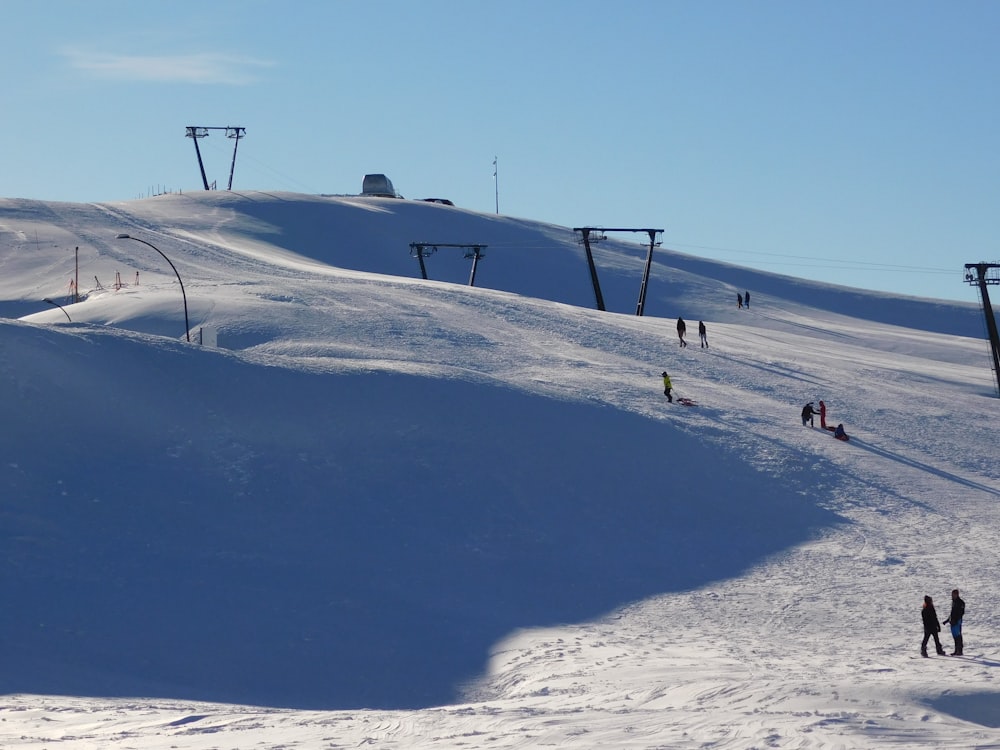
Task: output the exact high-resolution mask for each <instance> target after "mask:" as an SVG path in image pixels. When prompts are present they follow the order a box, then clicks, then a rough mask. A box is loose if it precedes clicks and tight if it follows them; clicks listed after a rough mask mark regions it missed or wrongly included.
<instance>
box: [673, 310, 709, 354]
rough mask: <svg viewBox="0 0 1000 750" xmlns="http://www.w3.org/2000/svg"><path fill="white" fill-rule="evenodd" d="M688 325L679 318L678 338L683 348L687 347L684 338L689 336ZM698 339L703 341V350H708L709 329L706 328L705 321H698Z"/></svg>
mask: <svg viewBox="0 0 1000 750" xmlns="http://www.w3.org/2000/svg"><path fill="white" fill-rule="evenodd" d="M687 328H688V327H687V323H685V322H684V318H677V338H678V339H680V342H681V347H682V348H683V347H685V346H687V341H685V340H684V337H685V336H686V335H687ZM698 337H699V338H700V339H701V348H702V349H707V348H708V329H707V328H705V321H703V320H699V321H698Z"/></svg>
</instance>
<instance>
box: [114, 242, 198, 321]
mask: <svg viewBox="0 0 1000 750" xmlns="http://www.w3.org/2000/svg"><path fill="white" fill-rule="evenodd" d="M115 239H117V240H135V241H136V242H141V243H142V244H143V245H146V246H147V247H151V248H153V249H154V250H155V251H156V252H158V253H159V254H160V255H163V251H162V250H160V248H158V247H157V246H156V245H152V244H150V243H148V242H146V240H140V239H139V238H138V237H133V236H132V235H130V234H119V235H116V236H115ZM163 260H165V261H167V263H170V267H171V268H173V269H174V275H175V276H176V277H177V283H178V284H180V285H181V297H183V298H184V335H185V337H187V340H188V341H191V325H190V324H189V323H188V298H187V294H185V292H184V282H183V281H181V275H180V274H179V273H177V267H176V266H175V265H174V264H173V263H171V262H170V258H168V257H167V256H166V255H163Z"/></svg>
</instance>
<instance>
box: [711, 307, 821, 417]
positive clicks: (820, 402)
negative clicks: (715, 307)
mask: <svg viewBox="0 0 1000 750" xmlns="http://www.w3.org/2000/svg"><path fill="white" fill-rule="evenodd" d="M698 336H699V337H700V338H701V348H702V349H708V330H707V329H706V328H705V321H704V320H699V321H698ZM820 403H822V402H820Z"/></svg>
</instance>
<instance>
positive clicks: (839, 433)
mask: <svg viewBox="0 0 1000 750" xmlns="http://www.w3.org/2000/svg"><path fill="white" fill-rule="evenodd" d="M813 403H814V402H813V401H810V402H809V403H808V404H806V405H805V406H803V407H802V426H803V427H805V426H806V425H809V426H810V427H815V426H816V415H817V414H818V415H819V426H820V427H822V428H823V429H824V430H829V431H830V432H832V433H833V436H834V437H835V438H837V440H843V441H845V442H846V441H848V440H850V438H849V437H847V433H846V432H845V431H844V425H843V423H841V424H838V425H837V426H836V427H829V426H827V424H826V403H824V402H823V401H822V400H820V402H819V411H816V408H815V407H814V406H813Z"/></svg>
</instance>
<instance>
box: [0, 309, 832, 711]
mask: <svg viewBox="0 0 1000 750" xmlns="http://www.w3.org/2000/svg"><path fill="white" fill-rule="evenodd" d="M10 332H11V334H12V335H10V336H5V337H4V343H2V344H0V349H4V347H9V349H7V351H6V352H4V351H0V354H4V355H6V354H10V353H12V352H13V350H14V349H15V348H16V349H17V351H18V370H17V372H18V376H17V377H15V376H13V375H11V371H10V370H9V369H8V370H0V388H2V389H3V390H4V392H6V393H8V394H10V395H11V399H12V402H21V401H25V400H28V401H30V402H31V403H33V404H34V405H35V407H34V410H33V412H32V411H31V410H26V409H21V410H11V412H12V413H8V414H5V415H4V420H5V430H4V437H3V453H4V456H5V461H4V464H3V466H2V467H0V486H2V487H4V495H5V497H6V498H7V499H6V500H4V502H3V504H2V506H0V507H2V512H3V518H2V522H3V523H2V529H3V531H2V536H0V543H2V547H0V551H2V553H3V555H4V559H5V562H6V563H7V564H6V566H5V567H6V570H7V575H5V576H4V578H3V582H2V590H0V596H2V600H3V602H4V607H3V611H2V614H0V639H2V640H3V642H4V644H5V652H6V655H5V665H4V669H3V670H2V672H0V692H3V693H40V694H72V695H84V696H127V695H143V696H150V697H154V696H160V697H172V698H181V699H191V700H209V701H218V702H226V703H248V704H258V705H269V706H288V707H297V708H325V709H335V708H340V709H344V708H359V707H373V708H374V707H380V708H418V707H426V706H431V705H440V704H444V703H447V702H450V701H454V700H456V699H459V698H460V697H461V692H460V691H461V688H462V685H463V684H465V683H467V682H468V681H469V680H471V679H473V678H475V677H476V676H477V675H479V674H480V673H481V671H482V669H483V668H484V666H485V664H486V662H487V660H488V657H489V651H490V648H491V646H492V645H493V644H494V643H496V642H497V641H498V640H499V639H501V638H503V637H504V636H505V635H507V634H509V633H510V632H511V631H513V630H515V629H518V628H524V627H532V626H544V625H551V624H555V623H561V622H575V621H581V620H585V619H588V618H594V617H597V616H600V615H602V614H605V613H607V612H608V611H609V610H612V609H614V608H615V607H618V606H619V605H622V604H625V603H628V602H631V601H635V600H638V599H641V598H643V597H648V596H650V595H654V594H659V593H662V592H667V591H671V590H679V589H689V588H693V587H697V586H700V585H703V584H704V583H706V582H708V581H712V580H716V579H722V578H728V577H732V576H737V575H739V574H740V573H741V572H742V571H743V570H745V569H746V568H747V567H748V566H750V565H753V564H754V563H756V562H758V561H760V560H761V559H762V558H764V557H765V556H767V555H770V554H772V553H775V552H777V551H779V550H782V549H784V548H787V547H788V546H790V545H794V544H796V543H798V542H801V541H802V540H803V539H805V538H807V537H809V536H811V535H812V534H813V533H814V532H815V531H816V530H817V529H818V528H820V527H822V526H828V525H830V524H833V523H836V522H837V521H838V519H837V517H836V516H834V515H833V514H832V513H830V512H827V511H824V510H821V509H820V508H818V507H816V505H815V504H813V501H812V500H810V499H809V496H808V495H806V494H804V493H802V492H801V490H802V489H803V488H801V487H797V486H794V485H793V484H791V483H787V482H786V481H783V482H780V483H779V482H776V481H774V479H773V478H770V477H766V476H764V475H761V474H758V473H756V472H755V471H754V470H753V469H751V468H749V467H748V466H747V464H746V463H745V462H744V461H743V460H741V459H740V457H739V456H738V455H735V454H730V453H725V452H720V451H719V450H718V448H714V447H712V446H710V445H707V444H705V443H702V442H700V441H697V440H696V439H693V438H692V437H691V435H689V434H685V433H684V432H680V431H678V430H676V429H675V428H674V427H673V426H671V425H670V424H669V423H664V422H655V421H651V420H648V419H643V418H640V417H637V416H635V415H630V414H627V413H623V412H620V411H618V410H615V409H612V408H609V407H601V406H595V405H590V404H584V403H577V402H567V401H558V400H553V399H547V398H542V397H539V396H535V395H531V394H527V393H523V392H518V391H515V390H511V389H506V388H498V387H493V386H487V385H482V384H473V383H468V382H463V381H457V380H435V379H426V378H420V377H411V376H406V375H400V374H392V373H367V374H350V375H329V374H326V375H323V374H310V373H303V372H296V371H290V370H282V369H278V368H268V367H261V366H259V365H251V364H247V363H245V362H243V361H241V360H240V359H239V358H237V357H234V356H232V355H229V354H223V353H218V352H209V351H201V350H193V349H191V348H188V347H184V346H181V345H175V344H167V345H164V344H162V343H159V344H157V346H150V344H149V342H146V341H138V340H130V339H126V338H122V337H114V336H110V335H104V334H100V333H90V334H84V335H72V336H68V335H65V334H60V333H56V332H53V331H51V330H48V331H47V330H43V329H37V328H34V327H29V326H15V327H11V328H10ZM109 360H113V361H114V362H115V365H114V368H109V366H108V364H107V362H108V361H109ZM8 361H10V360H8ZM108 372H114V373H115V377H114V379H113V380H111V381H109V380H108V378H107V373H108ZM67 373H72V375H71V376H70V377H66V374H67ZM28 413H32V417H31V419H30V421H28V418H27V417H25V416H23V415H26V414H28ZM761 483H768V489H767V490H766V491H762V490H761V489H760V488H759V486H760V484H761ZM755 486H756V489H753V487H755ZM748 497H749V498H767V499H766V500H754V501H753V502H747V501H746V498H748Z"/></svg>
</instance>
